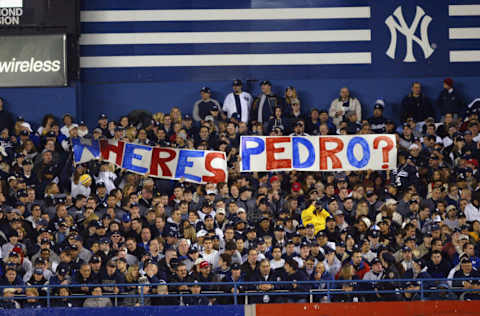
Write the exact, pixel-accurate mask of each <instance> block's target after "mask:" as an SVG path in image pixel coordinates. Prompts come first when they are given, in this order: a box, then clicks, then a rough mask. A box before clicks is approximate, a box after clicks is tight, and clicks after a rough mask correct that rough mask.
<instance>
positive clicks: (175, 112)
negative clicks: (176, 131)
mask: <svg viewBox="0 0 480 316" xmlns="http://www.w3.org/2000/svg"><path fill="white" fill-rule="evenodd" d="M170 117H171V118H172V123H182V111H180V109H179V108H178V107H176V106H174V107H173V108H172V109H171V110H170Z"/></svg>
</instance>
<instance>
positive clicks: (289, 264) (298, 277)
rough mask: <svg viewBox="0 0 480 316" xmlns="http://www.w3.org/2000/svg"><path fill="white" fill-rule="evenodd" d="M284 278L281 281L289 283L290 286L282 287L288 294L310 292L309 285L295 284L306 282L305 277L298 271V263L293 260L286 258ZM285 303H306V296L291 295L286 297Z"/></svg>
mask: <svg viewBox="0 0 480 316" xmlns="http://www.w3.org/2000/svg"><path fill="white" fill-rule="evenodd" d="M283 268H284V269H285V277H284V280H283V281H290V282H291V283H290V284H286V285H285V286H284V290H287V291H289V292H308V291H309V290H310V285H309V284H305V283H297V281H300V282H302V281H308V278H307V276H306V275H305V273H303V272H302V271H301V270H299V269H298V263H297V261H296V260H295V259H293V258H287V259H286V260H285V265H284V266H283ZM285 299H286V301H287V302H288V303H306V302H307V296H306V295H304V294H301V295H291V296H287V297H286V298H285Z"/></svg>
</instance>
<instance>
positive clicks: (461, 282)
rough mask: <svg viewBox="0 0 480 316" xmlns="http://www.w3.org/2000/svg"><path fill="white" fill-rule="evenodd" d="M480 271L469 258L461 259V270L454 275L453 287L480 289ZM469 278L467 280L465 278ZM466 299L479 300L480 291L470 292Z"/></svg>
mask: <svg viewBox="0 0 480 316" xmlns="http://www.w3.org/2000/svg"><path fill="white" fill-rule="evenodd" d="M478 278H480V272H478V271H477V270H475V269H473V265H472V261H470V259H469V258H463V259H462V260H460V270H458V271H457V272H455V274H454V275H453V279H454V281H453V287H459V288H464V289H465V290H472V289H473V290H477V291H478V290H479V289H480V281H478ZM465 279H467V280H465ZM465 299H466V300H472V299H474V300H478V299H480V295H479V294H478V292H473V293H471V294H470V293H469V294H467V295H466V296H465Z"/></svg>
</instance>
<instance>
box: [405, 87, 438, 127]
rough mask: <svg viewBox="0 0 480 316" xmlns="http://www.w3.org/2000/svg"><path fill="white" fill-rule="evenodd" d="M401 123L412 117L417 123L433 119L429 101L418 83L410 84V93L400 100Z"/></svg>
mask: <svg viewBox="0 0 480 316" xmlns="http://www.w3.org/2000/svg"><path fill="white" fill-rule="evenodd" d="M402 109H403V114H402V122H405V121H406V120H407V118H408V117H412V118H413V120H414V121H415V122H417V123H419V122H423V121H425V119H426V118H427V117H434V116H435V115H434V112H433V107H432V103H431V102H430V100H429V99H428V98H427V97H426V96H425V95H424V94H423V93H422V85H421V84H420V83H419V82H414V83H413V84H412V91H411V92H410V94H409V95H407V96H406V97H405V98H403V100H402Z"/></svg>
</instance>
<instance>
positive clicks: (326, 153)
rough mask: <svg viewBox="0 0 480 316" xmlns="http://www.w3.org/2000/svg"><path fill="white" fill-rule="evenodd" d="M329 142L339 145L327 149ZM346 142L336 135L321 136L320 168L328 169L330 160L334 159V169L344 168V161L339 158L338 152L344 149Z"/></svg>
mask: <svg viewBox="0 0 480 316" xmlns="http://www.w3.org/2000/svg"><path fill="white" fill-rule="evenodd" d="M327 143H336V144H337V147H335V148H333V149H327ZM343 147H344V144H343V141H342V140H341V139H340V138H336V137H320V170H327V169H328V161H327V159H328V158H330V159H331V160H332V169H340V168H342V162H341V161H340V159H338V157H337V154H338V153H339V152H341V151H342V150H343Z"/></svg>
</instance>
